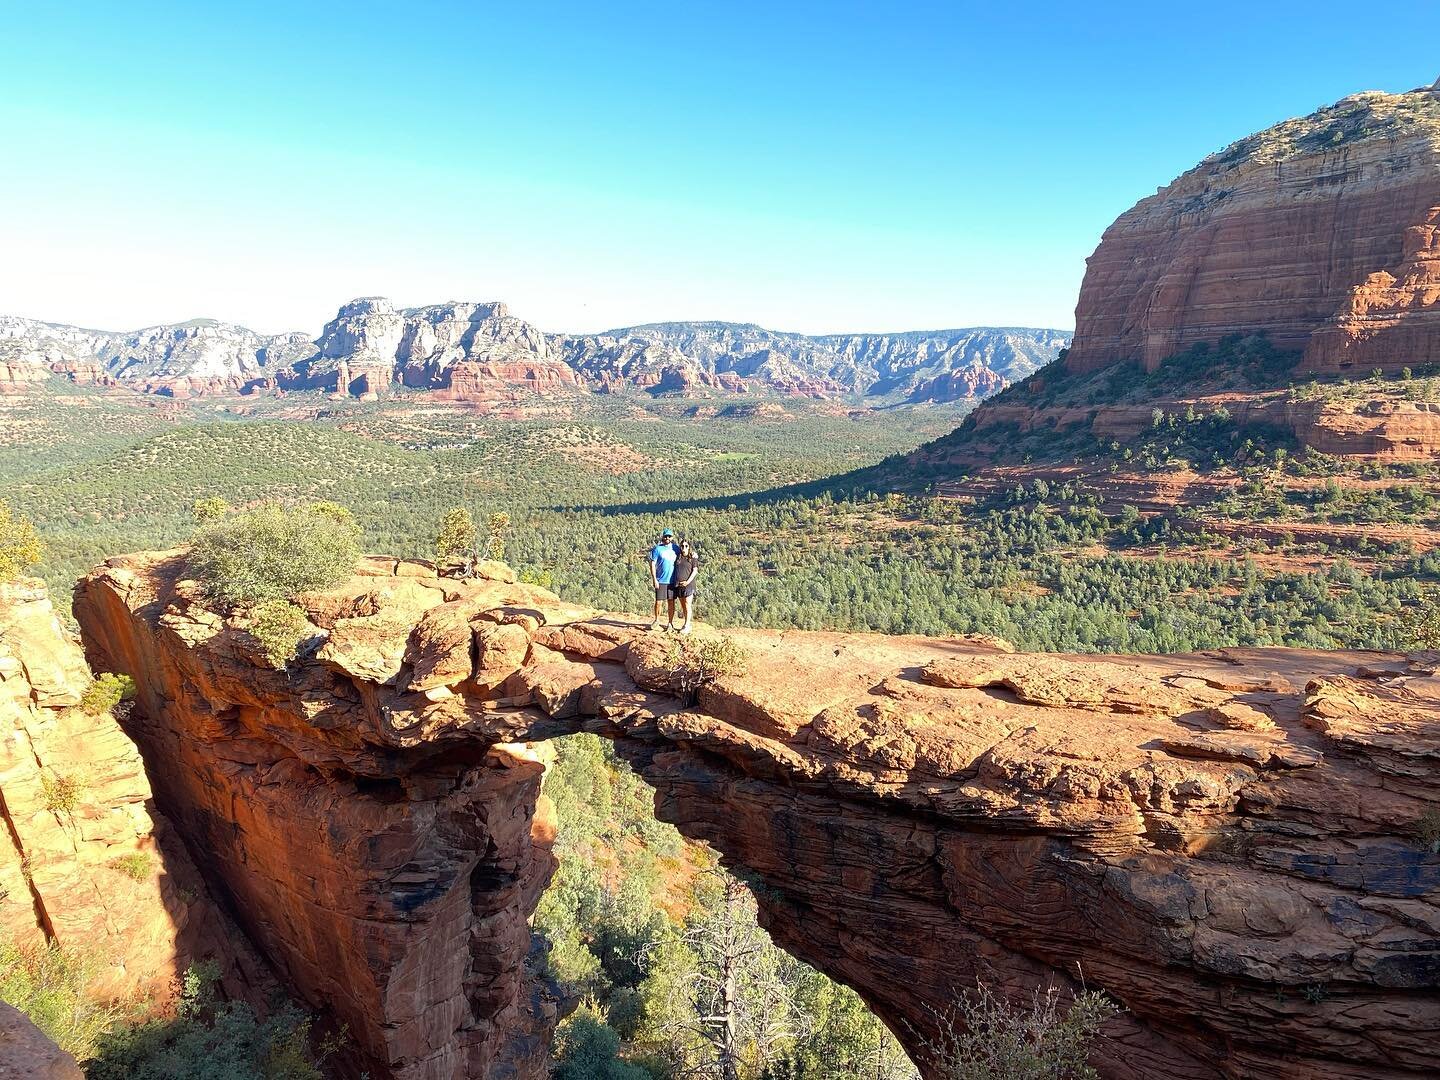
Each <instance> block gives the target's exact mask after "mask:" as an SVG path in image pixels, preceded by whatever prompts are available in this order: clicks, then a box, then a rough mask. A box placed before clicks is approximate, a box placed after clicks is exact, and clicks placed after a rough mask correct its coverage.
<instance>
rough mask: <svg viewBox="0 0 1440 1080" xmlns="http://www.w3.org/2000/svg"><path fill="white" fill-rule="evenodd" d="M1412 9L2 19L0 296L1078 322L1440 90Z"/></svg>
mask: <svg viewBox="0 0 1440 1080" xmlns="http://www.w3.org/2000/svg"><path fill="white" fill-rule="evenodd" d="M1403 8H1404V11H1405V15H1404V23H1405V25H1403V26H1401V25H1400V24H1399V23H1398V22H1397V21H1396V19H1395V18H1390V19H1370V18H1368V17H1367V16H1366V14H1365V11H1364V9H1358V8H1356V7H1355V5H1354V4H1353V3H1351V2H1347V3H1344V4H1341V3H1328V2H1317V0H1310V2H1307V3H1292V2H1261V3H1257V2H1255V0H1249V2H1247V3H1231V2H1228V0H1210V2H1207V3H1205V4H1203V5H1165V4H1156V3H1154V2H1153V0H1151V2H1148V3H1143V4H1142V3H1107V4H1103V5H1086V4H1076V3H1073V2H1071V3H1064V4H1061V3H1053V4H1052V3H1030V4H1015V3H1005V4H994V3H985V4H978V3H977V4H972V3H949V4H925V3H903V2H901V3H889V4H879V3H870V4H859V3H846V2H843V0H842V2H835V0H832V2H829V3H813V4H812V3H789V4H786V3H775V2H772V3H749V2H731V3H724V4H720V3H704V4H685V3H676V2H673V0H672V2H671V3H654V4H651V3H624V2H618V3H614V4H594V3H591V4H569V3H565V4H561V3H543V2H540V3H513V2H512V3H508V4H503V5H501V4H488V3H468V4H466V3H423V2H421V3H408V4H398V3H393V4H379V3H367V2H363V0H351V2H348V3H345V4H332V3H296V2H295V0H291V2H289V3H285V4H271V3H266V2H254V3H247V4H244V5H238V4H237V5H233V6H232V5H219V4H214V5H196V4H185V5H180V4H154V3H145V2H136V3H127V4H114V3H103V4H101V3H94V4H89V3H86V4H73V3H72V4H66V3H55V4H48V5H47V4H29V5H20V4H11V5H6V6H5V7H4V8H0V27H3V36H4V39H5V42H6V46H7V47H6V50H5V52H6V63H5V64H4V65H3V66H0V146H3V147H4V155H5V157H4V161H3V167H0V205H3V206H4V208H5V216H4V219H3V220H4V228H3V233H0V235H3V237H4V249H5V257H4V258H3V259H0V312H4V313H12V314H24V315H30V316H34V317H39V318H46V319H51V320H54V321H63V322H75V323H80V324H84V325H91V326H102V327H105V328H129V327H133V326H139V325H143V324H149V323H155V322H161V321H172V320H179V319H184V318H190V317H196V316H209V317H214V318H222V319H226V320H230V321H235V322H242V323H245V324H247V325H250V326H253V327H255V328H256V329H260V330H267V331H269V330H282V329H301V330H306V331H310V332H312V333H313V332H315V331H318V329H319V327H320V324H321V323H322V322H324V321H325V320H326V319H328V318H329V317H330V316H331V315H332V314H333V312H334V309H335V308H336V307H337V306H338V305H339V304H340V303H341V302H342V301H344V300H346V299H348V298H350V297H352V296H357V295H368V294H384V295H388V296H390V297H392V298H393V299H395V300H396V301H397V302H398V303H401V304H405V305H412V304H421V303H430V302H436V301H441V300H447V299H477V300H479V299H504V300H507V301H509V303H510V305H511V308H512V310H514V311H515V313H516V314H518V315H521V316H522V317H525V318H529V319H531V320H532V321H534V322H537V323H539V324H540V325H541V326H543V327H545V328H546V329H551V330H595V329H601V328H605V327H610V326H618V325H624V324H628V323H635V322H643V321H651V320H660V319H701V318H716V319H733V320H740V321H754V322H759V323H762V324H764V325H768V326H772V327H776V328H780V329H793V330H802V331H810V332H821V331H842V330H854V331H859V330H899V329H912V328H913V329H919V328H938V327H946V326H966V325H977V324H1006V325H1014V324H1025V325H1043V326H1059V327H1068V326H1070V325H1072V322H1073V309H1074V303H1075V294H1076V291H1077V289H1078V287H1079V283H1080V278H1081V275H1082V274H1083V272H1084V260H1085V258H1086V257H1087V256H1088V255H1089V254H1090V252H1091V251H1092V250H1093V249H1094V246H1095V244H1096V242H1097V241H1098V239H1099V236H1100V233H1101V231H1102V230H1103V229H1104V228H1105V226H1106V225H1108V224H1109V222H1110V221H1111V220H1112V219H1113V218H1114V217H1115V216H1116V215H1117V214H1119V213H1120V212H1122V211H1123V210H1125V209H1126V208H1127V207H1129V206H1130V205H1132V204H1133V203H1134V202H1135V201H1136V200H1137V199H1139V198H1141V197H1143V196H1144V195H1147V194H1149V193H1150V192H1152V191H1154V190H1155V189H1156V188H1157V187H1159V186H1161V185H1162V184H1164V183H1166V182H1168V181H1169V180H1170V179H1171V178H1173V177H1174V176H1175V175H1176V174H1178V173H1180V172H1182V171H1183V170H1185V169H1186V168H1188V167H1189V166H1191V165H1193V164H1194V163H1195V162H1196V161H1197V160H1199V159H1200V158H1201V157H1203V156H1204V155H1205V154H1207V153H1209V152H1211V151H1213V150H1216V149H1218V148H1220V147H1221V146H1223V145H1225V144H1226V143H1228V142H1230V141H1232V140H1233V139H1235V138H1238V137H1240V136H1242V135H1245V134H1248V133H1249V132H1251V131H1253V130H1255V129H1257V128H1260V127H1263V126H1265V125H1267V124H1270V123H1273V122H1275V121H1277V120H1280V119H1283V118H1285V117H1287V116H1291V115H1297V114H1301V113H1305V112H1308V111H1310V110H1311V109H1313V108H1314V107H1316V106H1318V105H1321V104H1324V103H1328V102H1331V101H1334V100H1336V99H1338V98H1340V97H1343V96H1345V95H1346V94H1349V93H1353V92H1355V91H1358V90H1362V89H1385V90H1403V89H1409V88H1411V87H1413V86H1416V85H1418V84H1421V83H1429V82H1431V81H1433V80H1434V79H1435V78H1436V77H1437V76H1440V58H1437V54H1436V51H1435V49H1434V42H1435V40H1436V31H1437V30H1440V6H1437V5H1432V4H1428V3H1418V4H1409V5H1404V6H1403ZM1396 10H1397V11H1398V10H1399V9H1396ZM1386 26H1388V27H1389V29H1388V31H1386V32H1381V28H1383V27H1386Z"/></svg>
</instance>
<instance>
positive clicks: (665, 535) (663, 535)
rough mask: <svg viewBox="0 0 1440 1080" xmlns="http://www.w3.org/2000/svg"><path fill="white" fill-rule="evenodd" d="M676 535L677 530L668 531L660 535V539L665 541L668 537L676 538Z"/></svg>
mask: <svg viewBox="0 0 1440 1080" xmlns="http://www.w3.org/2000/svg"><path fill="white" fill-rule="evenodd" d="M674 535H675V530H674V529H666V530H665V531H664V532H662V533H661V534H660V539H662V540H663V539H665V537H667V536H674Z"/></svg>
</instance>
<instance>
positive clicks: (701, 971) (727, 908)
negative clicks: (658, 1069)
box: [641, 870, 801, 1080]
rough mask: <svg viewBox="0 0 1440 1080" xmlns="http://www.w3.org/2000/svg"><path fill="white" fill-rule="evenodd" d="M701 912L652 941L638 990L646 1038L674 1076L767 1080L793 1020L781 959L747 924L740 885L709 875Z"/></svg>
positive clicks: (749, 917)
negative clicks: (661, 1049) (660, 1050)
mask: <svg viewBox="0 0 1440 1080" xmlns="http://www.w3.org/2000/svg"><path fill="white" fill-rule="evenodd" d="M710 877H711V885H712V889H711V890H710V891H711V892H712V894H713V895H712V896H711V897H708V898H702V901H701V904H702V907H701V910H702V914H701V915H700V916H699V917H698V918H696V919H694V920H692V921H691V922H690V923H689V924H688V925H687V926H686V927H685V929H684V930H683V931H682V932H681V933H680V934H679V935H678V936H675V937H671V938H669V939H668V940H665V941H663V942H661V943H660V945H659V946H658V949H657V953H658V955H656V957H655V958H654V962H653V963H651V964H650V967H651V975H650V977H649V978H648V979H647V980H646V984H645V986H644V987H642V991H641V992H642V995H643V997H644V1002H645V1016H646V1022H647V1026H648V1028H649V1032H648V1035H649V1038H650V1039H651V1040H652V1041H658V1042H660V1043H662V1044H663V1045H665V1046H666V1050H665V1053H664V1056H665V1057H666V1058H667V1059H668V1064H669V1065H670V1066H671V1067H672V1068H673V1070H674V1071H675V1072H676V1073H678V1074H680V1075H713V1076H715V1077H718V1078H719V1080H743V1078H749V1077H759V1076H766V1075H769V1070H770V1069H771V1068H772V1067H774V1066H776V1065H778V1064H780V1063H781V1062H782V1061H783V1060H784V1057H785V1050H786V1048H788V1047H789V1045H790V1044H791V1043H792V1042H793V1040H794V1039H795V1036H796V1034H797V1031H796V1025H797V1021H799V1020H800V1019H801V1017H800V1013H799V1010H797V1008H796V1005H795V991H796V985H797V980H796V979H794V978H792V977H790V976H791V974H792V972H791V971H790V966H791V965H790V962H789V960H788V958H787V957H786V956H785V954H784V953H782V952H781V951H780V950H779V949H777V948H776V947H775V946H774V945H772V944H771V942H770V939H769V937H768V936H767V935H766V934H765V932H764V931H763V930H761V929H760V927H759V925H758V923H757V922H756V919H755V899H754V897H753V896H751V894H750V890H749V889H748V888H746V886H745V884H744V883H743V882H741V881H738V880H737V879H735V878H733V877H731V876H730V875H729V874H726V873H725V872H724V871H722V870H715V871H711V872H710Z"/></svg>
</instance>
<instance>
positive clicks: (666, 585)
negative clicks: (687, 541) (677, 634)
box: [648, 529, 680, 630]
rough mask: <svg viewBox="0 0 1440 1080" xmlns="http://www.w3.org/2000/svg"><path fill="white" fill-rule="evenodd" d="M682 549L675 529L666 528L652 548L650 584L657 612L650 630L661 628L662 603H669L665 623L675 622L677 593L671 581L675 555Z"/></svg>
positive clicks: (669, 624) (668, 624)
mask: <svg viewBox="0 0 1440 1080" xmlns="http://www.w3.org/2000/svg"><path fill="white" fill-rule="evenodd" d="M679 553H680V549H679V547H678V546H676V543H675V530H674V529H666V530H665V531H664V532H662V533H661V534H660V542H659V543H658V544H656V545H655V546H654V547H652V548H651V549H650V555H649V559H650V584H651V585H652V586H653V587H654V589H655V614H654V616H653V617H652V618H651V620H650V626H649V627H648V629H650V630H658V629H660V605H661V604H668V605H669V618H668V619H667V620H666V623H665V625H666V626H669V627H673V626H674V624H675V594H674V593H672V592H671V591H670V583H671V582H672V581H673V580H674V578H675V557H676V556H677V555H678V554H679Z"/></svg>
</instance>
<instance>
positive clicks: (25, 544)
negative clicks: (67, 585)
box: [0, 502, 45, 581]
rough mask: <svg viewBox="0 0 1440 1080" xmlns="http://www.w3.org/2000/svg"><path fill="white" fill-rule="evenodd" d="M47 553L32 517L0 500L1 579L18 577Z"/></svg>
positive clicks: (6, 579) (7, 579)
mask: <svg viewBox="0 0 1440 1080" xmlns="http://www.w3.org/2000/svg"><path fill="white" fill-rule="evenodd" d="M44 554H45V545H44V544H42V543H41V542H40V534H39V533H37V532H36V531H35V526H34V525H32V524H31V523H30V519H29V518H26V517H24V516H23V515H20V514H15V513H13V512H12V511H11V509H10V507H9V505H8V504H7V503H4V502H0V581H9V580H11V579H12V578H15V577H18V576H19V574H20V572H21V571H22V570H25V569H27V568H29V567H31V566H34V565H35V564H36V563H37V562H39V561H40V559H41V557H42V556H43V555H44Z"/></svg>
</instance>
